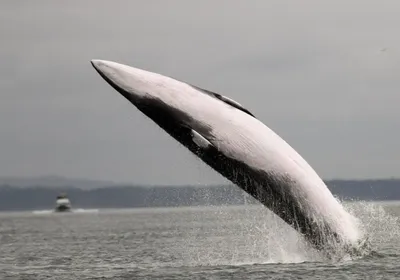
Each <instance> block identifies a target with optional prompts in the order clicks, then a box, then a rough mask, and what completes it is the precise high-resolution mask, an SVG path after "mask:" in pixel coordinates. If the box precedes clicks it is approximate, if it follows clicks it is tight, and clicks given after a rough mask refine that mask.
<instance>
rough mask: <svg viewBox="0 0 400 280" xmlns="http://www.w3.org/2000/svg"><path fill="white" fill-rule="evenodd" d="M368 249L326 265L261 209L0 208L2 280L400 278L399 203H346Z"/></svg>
mask: <svg viewBox="0 0 400 280" xmlns="http://www.w3.org/2000/svg"><path fill="white" fill-rule="evenodd" d="M345 206H346V208H347V209H348V210H349V211H350V212H352V213H354V215H356V216H357V217H358V218H359V219H360V220H361V222H362V224H363V226H364V228H365V230H366V231H367V232H368V234H369V236H370V241H371V243H372V246H373V249H374V253H373V254H371V255H368V256H365V257H362V258H359V259H353V260H351V259H346V260H342V261H340V262H328V261H324V260H323V259H322V258H321V256H319V255H318V253H317V252H315V251H313V250H312V249H310V248H309V247H308V246H307V245H306V244H305V243H304V242H303V240H302V239H301V238H300V237H299V236H298V234H297V233H296V232H295V231H294V230H293V229H291V228H290V227H289V226H287V225H286V224H284V223H283V222H281V221H280V220H279V219H278V218H276V216H275V215H273V214H272V213H271V212H269V211H268V210H267V209H265V208H264V207H262V206H258V205H252V206H234V207H233V206H230V207H191V208H158V209H154V208H153V209H150V208H149V209H126V210H101V209H100V210H98V211H84V210H80V211H78V212H76V213H51V212H50V211H38V212H12V213H11V212H3V213H0V279H3V280H5V279H13V280H14V279H32V280H33V279H324V280H328V279H400V222H399V219H400V202H386V203H382V202H381V203H366V202H352V203H345Z"/></svg>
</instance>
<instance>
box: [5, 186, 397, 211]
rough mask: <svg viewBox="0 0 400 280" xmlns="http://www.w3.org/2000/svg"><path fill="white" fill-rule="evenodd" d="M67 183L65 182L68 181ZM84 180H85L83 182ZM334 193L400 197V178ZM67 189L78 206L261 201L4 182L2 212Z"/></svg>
mask: <svg viewBox="0 0 400 280" xmlns="http://www.w3.org/2000/svg"><path fill="white" fill-rule="evenodd" d="M64 183H65V182H64ZM81 183H82V182H81ZM326 184H327V185H328V187H329V189H330V190H331V192H332V193H333V194H334V195H335V196H337V197H339V198H340V199H341V200H345V201H351V200H361V201H397V200H400V179H376V180H330V181H326ZM60 192H66V193H67V194H68V196H69V197H70V200H71V202H72V205H73V207H74V208H82V209H100V208H104V209H111V208H114V209H117V208H118V209H121V208H146V207H180V206H206V205H214V206H218V205H242V204H245V203H247V204H257V203H258V202H257V201H256V200H254V199H253V198H251V197H250V196H249V195H247V194H246V193H245V192H244V191H242V190H241V189H240V188H238V187H237V186H234V185H221V186H199V185H197V186H193V185H192V186H134V185H125V186H123V185H109V186H101V187H95V186H94V185H91V187H90V188H82V187H77V186H74V185H72V184H71V185H69V186H68V185H67V186H62V185H60V184H58V185H57V184H56V185H55V186H49V185H47V186H40V185H32V186H29V185H26V186H10V185H0V211H13V210H18V211H20V210H28V211H31V210H32V211H34V210H43V209H53V207H54V203H55V198H56V196H57V195H58V194H59V193H60Z"/></svg>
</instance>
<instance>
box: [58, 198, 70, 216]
mask: <svg viewBox="0 0 400 280" xmlns="http://www.w3.org/2000/svg"><path fill="white" fill-rule="evenodd" d="M70 211H71V202H70V201H69V199H68V197H67V195H66V194H60V195H59V196H57V200H56V208H55V212H70Z"/></svg>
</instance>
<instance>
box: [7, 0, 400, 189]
mask: <svg viewBox="0 0 400 280" xmlns="http://www.w3.org/2000/svg"><path fill="white" fill-rule="evenodd" d="M399 11H400V2H399V1H365V0H364V1H329V2H327V1H283V0H277V1H154V0H153V1H147V0H146V1H66V2H63V1H50V0H49V1H1V3H0V40H1V41H0V42H1V46H0V94H1V102H0V131H1V141H0V176H13V175H18V176H19V175H21V176H32V175H33V176H38V175H48V174H54V175H63V176H68V177H81V178H92V179H105V180H114V181H119V182H137V183H156V184H161V183H195V184H196V183H200V184H202V183H219V182H224V180H223V179H222V178H221V177H220V176H219V175H218V174H216V173H215V172H214V171H212V170H211V169H209V168H208V167H206V166H205V164H203V163H202V162H200V160H198V159H196V158H195V157H194V156H192V155H191V154H190V153H189V152H188V151H187V150H186V149H184V148H183V147H181V146H180V145H179V144H178V143H177V142H175V140H173V139H172V138H170V136H168V135H167V134H166V133H165V132H163V131H162V130H161V129H160V128H158V127H157V126H156V125H155V124H154V123H152V122H151V121H150V120H149V119H147V118H146V117H145V116H143V115H142V114H141V113H140V112H139V111H137V110H136V108H135V107H133V106H132V105H131V104H129V103H128V102H127V101H126V100H124V99H123V98H122V97H121V96H119V94H118V93H117V92H116V91H114V90H113V89H112V88H111V87H110V86H109V85H108V84H106V82H105V81H104V80H103V79H102V78H101V77H100V76H99V75H98V74H97V73H96V72H95V71H94V69H92V67H91V65H90V63H89V61H90V59H92V58H99V59H106V60H114V61H117V62H121V63H124V64H129V65H132V66H136V67H139V68H144V69H147V70H150V71H154V72H159V73H162V74H165V75H168V76H172V77H175V78H178V79H180V80H184V81H187V82H190V83H192V84H195V85H198V86H201V87H203V88H206V89H209V90H213V91H216V92H219V93H221V94H223V95H226V96H229V97H231V98H233V99H235V100H237V101H238V102H240V103H242V104H243V105H244V106H245V107H247V108H248V109H249V110H250V111H252V112H253V113H254V114H255V115H256V116H257V117H258V118H259V119H260V120H261V121H263V122H264V123H265V124H266V125H268V126H269V127H270V128H272V129H273V130H274V131H275V132H277V133H278V134H279V135H281V136H282V137H283V138H284V139H285V140H286V141H288V142H289V144H291V145H292V146H293V147H294V148H295V149H296V150H297V151H298V152H299V153H300V154H301V155H302V156H303V157H304V158H305V159H306V160H307V161H308V162H309V163H310V164H311V165H312V166H313V167H314V168H315V169H316V171H317V172H318V173H319V174H320V175H321V177H323V178H326V179H329V178H371V177H389V176H390V177H392V176H394V177H398V176H399V171H400V165H399V162H400V150H399V146H398V145H399V144H398V143H400V131H399V128H400V121H399V119H400V110H399V104H400V92H399V89H400V36H399V26H400V17H399Z"/></svg>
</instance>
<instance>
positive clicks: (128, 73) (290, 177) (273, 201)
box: [92, 61, 360, 257]
mask: <svg viewBox="0 0 400 280" xmlns="http://www.w3.org/2000/svg"><path fill="white" fill-rule="evenodd" d="M92 64H93V66H94V67H95V68H96V70H97V71H98V72H99V73H100V75H101V76H102V77H103V78H104V79H105V80H106V81H107V82H108V83H109V84H110V85H111V86H112V87H113V88H114V89H116V90H117V91H118V92H120V93H121V95H123V96H124V97H125V98H127V99H128V100H129V101H130V102H131V103H132V104H133V105H134V106H136V107H137V108H138V109H139V110H140V111H141V112H142V113H144V114H145V115H146V116H147V117H149V118H150V119H152V120H153V121H154V122H155V123H156V124H157V125H158V126H159V127H161V128H162V129H163V130H164V131H166V132H167V133H168V134H169V135H171V136H172V137H173V138H174V139H176V140H177V141H178V142H180V143H181V144H182V145H183V146H185V147H186V148H188V149H189V150H190V151H191V152H192V153H193V154H195V155H196V156H197V157H198V158H200V159H201V160H202V161H203V162H205V163H206V164H207V165H209V166H210V167H211V168H213V169H214V170H215V171H217V172H218V173H220V174H221V175H222V176H224V177H225V178H227V179H228V180H230V181H231V182H233V183H234V184H235V185H237V186H238V187H240V188H241V189H242V190H244V191H245V192H247V193H248V194H250V195H251V196H253V197H254V198H255V199H257V200H258V201H259V202H260V203H262V204H263V205H264V206H266V207H267V208H268V209H270V210H271V211H272V212H274V213H275V214H276V215H277V216H279V217H280V218H281V219H282V220H284V221H285V222H286V223H287V224H289V225H290V226H292V227H293V228H294V229H296V230H297V231H298V232H299V233H300V234H301V235H302V236H303V237H304V238H305V239H306V240H307V241H308V243H309V244H311V245H312V246H313V247H314V248H316V249H317V250H319V251H321V252H324V254H325V255H326V256H327V257H332V256H334V255H335V254H336V252H339V251H341V252H342V253H348V254H350V253H351V254H353V255H354V254H356V252H357V251H360V250H358V249H357V248H358V247H357V246H358V245H357V244H353V242H354V238H353V237H351V238H347V237H348V236H344V235H343V226H339V225H338V223H333V222H332V221H331V220H329V219H328V218H327V217H328V216H329V214H330V213H329V211H326V210H324V211H325V212H324V213H323V214H321V213H320V212H318V210H315V209H321V208H325V209H332V210H335V211H336V210H337V211H336V212H337V213H338V215H336V216H335V217H339V218H343V219H344V220H345V219H347V218H348V216H347V213H345V212H344V210H343V209H342V208H341V206H340V205H339V204H338V203H337V201H336V200H335V199H334V198H333V196H332V194H331V193H330V192H329V190H327V188H326V186H325V185H324V184H322V185H321V184H319V183H318V182H317V183H316V184H315V185H312V184H310V185H308V183H304V181H303V182H302V181H301V179H304V178H303V177H301V176H300V175H299V174H300V173H299V172H298V170H297V171H296V170H292V168H304V169H301V174H307V175H309V176H310V177H312V178H314V179H316V180H317V181H321V182H322V180H320V178H319V177H318V176H317V175H316V174H315V173H314V172H313V170H312V169H311V167H309V166H308V165H307V163H305V161H304V162H303V161H302V160H303V159H302V158H296V159H297V160H298V161H299V162H298V165H300V167H299V166H298V165H295V166H292V165H289V166H287V165H285V164H286V161H285V160H286V159H285V158H284V157H282V156H281V155H282V154H285V153H287V154H288V157H293V156H294V153H293V152H292V150H291V147H290V148H288V147H287V146H285V145H284V144H282V143H283V142H284V141H283V140H281V139H280V138H279V139H277V138H274V141H272V140H270V139H268V137H265V135H271V134H270V133H269V130H268V128H267V127H266V126H265V125H262V126H261V125H260V122H259V121H258V120H256V119H255V117H254V115H253V114H251V113H250V112H249V111H248V110H246V109H245V108H243V107H242V106H241V105H240V104H239V103H237V102H235V101H233V100H231V99H229V98H227V97H223V96H221V95H219V94H216V93H212V92H210V91H206V90H202V89H199V88H197V87H193V86H190V85H188V84H186V83H183V82H179V81H177V80H174V79H171V78H168V77H164V76H162V75H159V74H155V73H150V72H146V71H144V70H140V69H136V68H131V67H129V66H124V65H120V64H117V63H114V62H106V61H96V62H92ZM188 92H189V93H188ZM185 94H186V95H185ZM199 102H200V103H199ZM209 107H212V108H213V110H210V109H209ZM203 110H204V112H203ZM215 111H218V112H221V113H220V115H219V114H215ZM214 118H219V119H218V122H215V121H214ZM199 119H201V120H199ZM235 119H240V121H241V122H240V124H241V125H244V126H239V125H238V124H236V126H235V129H234V130H232V129H229V127H227V126H229V125H230V122H231V121H232V120H235ZM215 124H217V125H215ZM247 124H248V125H249V126H250V127H251V128H252V125H254V126H256V127H257V129H254V130H251V131H250V133H252V135H253V137H256V138H257V139H252V138H251V137H248V138H246V137H242V136H243V133H239V132H238V131H237V130H238V129H242V130H244V131H247V132H249V127H246V126H247ZM246 129H247V130H246ZM258 129H260V130H262V132H259V131H258ZM221 131H222V133H220V132H221ZM225 132H226V133H225ZM226 135H228V136H226ZM239 135H240V136H241V138H239V137H238V136H239ZM229 137H233V138H238V139H240V140H238V139H235V140H237V141H236V142H235V143H236V144H237V143H238V142H239V145H235V144H231V142H230V141H229V140H231V139H230V138H229ZM240 141H247V142H246V143H243V142H240ZM268 141H271V142H268ZM224 145H225V146H224ZM252 145H253V146H252ZM254 145H256V146H257V145H259V146H262V148H263V149H261V148H260V149H253V152H254V151H255V153H256V154H254V155H252V156H253V157H252V158H253V159H254V158H256V159H258V158H261V159H262V160H263V161H264V160H265V161H267V162H268V161H269V162H271V161H272V166H273V165H274V163H275V162H273V161H274V160H276V161H281V162H278V163H281V165H280V168H281V169H279V170H278V171H276V170H274V169H273V168H272V169H268V168H265V167H263V165H262V163H261V164H257V163H258V162H260V161H256V163H254V162H251V163H249V159H248V158H246V157H245V156H243V152H242V151H243V150H241V149H243V148H242V147H254ZM266 145H267V147H266ZM282 147H284V148H283V149H284V150H283V151H282V153H278V154H279V156H280V157H279V156H278V157H277V158H273V160H271V159H270V158H269V157H268V155H265V154H263V153H262V152H260V151H264V150H266V151H269V150H274V149H282ZM227 150H228V151H229V153H226V152H224V151H227ZM279 151H281V150H279ZM246 152H247V150H246ZM232 153H233V155H232ZM258 165H260V166H259V168H257V166H258ZM282 166H283V167H282ZM282 168H284V170H282ZM307 172H308V173H307ZM283 174H284V175H283ZM316 176H317V178H316ZM306 182H309V181H307V180H306ZM311 182H312V183H313V182H314V181H312V180H311ZM297 188H300V193H302V195H303V196H301V195H298V193H299V192H298V191H299V190H298V189H297ZM313 188H319V190H318V191H320V192H321V193H322V198H323V199H326V201H319V200H316V199H315V196H312V195H313V194H315V193H313V192H314V191H315V190H314V189H313ZM325 188H326V189H325ZM307 194H308V195H310V194H312V195H311V196H309V197H312V202H313V203H316V204H317V205H318V206H319V208H318V207H312V206H313V205H310V204H312V203H311V202H309V201H308V199H307V198H306V196H307ZM304 195H305V196H304ZM326 205H329V208H326V207H325V206H326ZM333 214H335V213H333Z"/></svg>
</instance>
